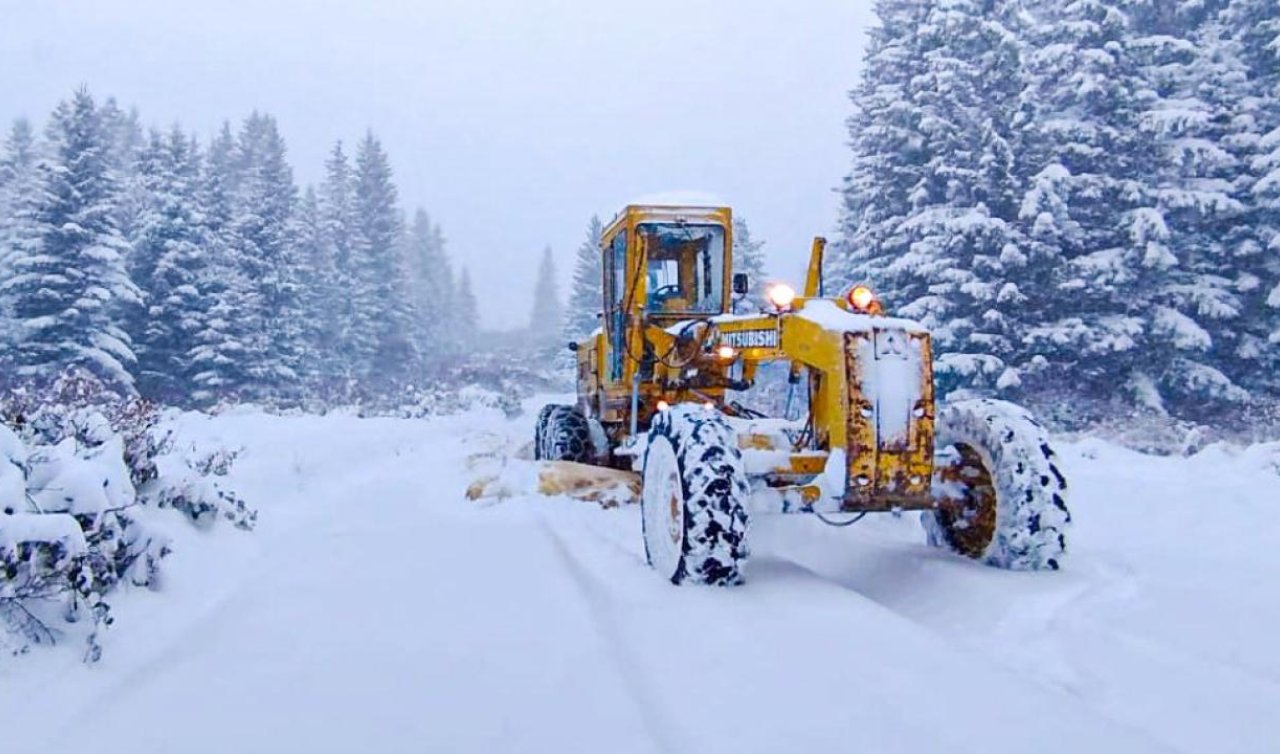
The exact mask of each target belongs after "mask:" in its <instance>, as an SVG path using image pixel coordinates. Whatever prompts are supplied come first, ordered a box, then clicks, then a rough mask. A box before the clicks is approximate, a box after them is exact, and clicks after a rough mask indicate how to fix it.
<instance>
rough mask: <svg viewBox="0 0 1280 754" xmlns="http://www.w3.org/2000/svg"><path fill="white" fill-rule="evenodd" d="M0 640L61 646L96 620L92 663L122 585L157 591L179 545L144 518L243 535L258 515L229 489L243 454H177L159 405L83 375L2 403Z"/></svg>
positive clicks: (90, 640) (90, 633) (91, 630)
mask: <svg viewBox="0 0 1280 754" xmlns="http://www.w3.org/2000/svg"><path fill="white" fill-rule="evenodd" d="M0 419H2V420H3V424H2V425H0V641H2V640H3V638H4V637H3V634H9V635H16V636H17V637H18V638H19V644H18V647H19V649H18V651H23V650H25V648H26V647H27V646H28V645H29V644H51V643H54V642H55V641H57V639H58V638H59V637H60V636H61V635H62V634H63V631H62V630H60V629H59V628H57V626H59V625H60V623H61V622H62V621H67V622H72V623H75V622H77V621H80V620H81V619H82V618H87V619H88V620H89V621H90V623H89V627H88V629H87V635H86V641H87V650H86V659H87V660H89V661H94V660H97V659H98V657H99V656H100V655H101V652H102V648H101V644H100V643H99V631H100V630H101V629H102V628H104V627H106V626H108V625H110V624H111V622H112V618H111V609H110V605H109V604H108V602H107V596H108V595H109V594H110V593H111V592H112V591H113V590H114V589H115V588H116V587H117V586H119V585H120V584H122V583H125V584H128V585H132V586H145V587H149V588H157V587H158V586H159V578H160V564H161V561H162V559H163V558H164V557H165V556H166V555H168V554H169V540H168V538H167V537H166V536H164V535H163V534H162V533H161V532H158V531H153V530H152V529H151V528H149V527H148V526H147V524H146V523H145V519H144V517H143V516H139V515H138V512H139V510H140V509H141V508H142V507H143V506H148V507H155V508H173V509H175V510H178V511H180V512H181V513H183V514H184V515H185V516H186V517H187V518H188V519H190V520H191V521H192V522H194V523H195V524H197V525H201V526H207V525H209V524H211V523H212V522H213V521H214V520H215V519H217V518H223V519H226V520H228V521H230V522H232V523H233V524H235V525H236V526H238V527H240V528H243V529H250V528H252V527H253V524H254V520H255V518H256V515H257V514H256V512H255V511H253V510H251V509H249V508H248V506H247V505H246V504H245V502H244V501H243V500H241V499H240V498H239V497H237V496H236V495H235V494H234V493H233V492H231V491H230V490H228V489H226V487H225V486H224V485H223V484H222V483H221V477H223V476H225V474H226V472H227V470H228V469H229V467H230V465H231V463H232V461H233V460H234V458H235V454H234V453H230V452H227V451H225V450H222V449H218V450H215V451H213V452H209V453H203V454H202V453H199V452H197V451H195V450H194V449H179V448H177V447H176V446H175V443H174V442H173V441H172V437H171V435H170V434H169V433H168V432H166V431H164V430H163V429H162V428H161V424H160V416H159V413H158V411H157V410H156V408H155V407H154V406H153V405H151V404H149V403H147V402H145V401H141V400H138V399H124V398H121V397H120V396H117V395H115V394H114V393H111V392H110V391H107V390H105V389H104V388H103V386H102V385H101V383H99V382H98V381H96V380H95V379H94V378H93V377H91V376H89V375H87V374H85V373H83V372H76V373H70V374H68V375H65V376H64V377H63V378H61V379H60V380H58V381H57V382H56V383H55V384H54V385H53V386H52V387H50V388H48V389H44V390H37V389H18V390H14V391H11V392H10V393H9V394H7V395H6V396H5V397H4V398H3V399H0Z"/></svg>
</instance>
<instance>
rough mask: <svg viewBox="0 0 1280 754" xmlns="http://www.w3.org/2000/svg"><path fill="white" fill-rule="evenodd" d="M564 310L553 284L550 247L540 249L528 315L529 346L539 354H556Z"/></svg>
mask: <svg viewBox="0 0 1280 754" xmlns="http://www.w3.org/2000/svg"><path fill="white" fill-rule="evenodd" d="M563 322H564V307H563V306H562V305H561V303H560V286H559V285H558V284H557V282H556V260H555V257H554V256H552V254H551V247H550V246H547V247H545V248H544V249H543V250H542V258H541V260H540V261H539V262H538V276H537V278H536V279H535V282H534V286H533V309H532V311H531V312H530V314H529V341H530V345H532V346H533V347H534V348H536V349H538V350H540V351H546V352H548V353H556V352H558V349H557V348H556V346H557V345H558V344H559V342H560V330H561V327H562V326H563Z"/></svg>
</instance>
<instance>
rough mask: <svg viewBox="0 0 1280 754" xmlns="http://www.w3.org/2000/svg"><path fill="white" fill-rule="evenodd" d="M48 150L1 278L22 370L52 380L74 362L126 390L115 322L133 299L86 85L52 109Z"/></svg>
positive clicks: (103, 147) (129, 380)
mask: <svg viewBox="0 0 1280 754" xmlns="http://www.w3.org/2000/svg"><path fill="white" fill-rule="evenodd" d="M46 139H47V141H48V156H47V157H46V158H45V159H43V160H41V161H40V162H39V163H38V165H37V168H36V172H37V177H36V182H37V192H38V197H37V199H36V204H35V207H34V216H33V219H34V221H35V223H36V224H37V226H38V227H37V228H36V236H35V238H33V239H32V243H30V244H29V245H24V246H22V247H20V248H18V249H16V250H15V252H14V254H13V256H12V257H11V265H10V269H11V270H12V274H11V275H10V277H8V278H7V279H6V280H4V281H3V283H0V295H3V296H4V297H5V298H6V299H7V301H8V303H9V305H10V306H11V311H12V312H13V314H14V318H15V321H16V324H17V327H18V334H17V335H18V343H17V348H16V351H17V352H16V354H15V361H16V363H17V372H18V374H19V375H20V376H26V377H31V378H33V379H37V380H43V381H52V380H54V379H56V378H57V376H58V375H59V374H61V373H62V372H63V371H64V370H65V369H66V368H68V367H71V366H82V367H84V368H86V369H88V370H89V371H91V372H92V373H94V374H95V375H97V376H98V377H99V378H100V379H102V380H103V381H104V382H105V383H107V384H108V385H110V386H112V387H113V388H116V389H118V390H122V391H126V392H129V391H132V390H133V382H134V380H133V375H132V374H131V373H130V371H129V370H130V368H131V367H132V365H133V363H134V355H133V352H132V350H131V349H130V346H129V336H128V335H127V334H126V333H125V331H124V329H123V328H122V327H121V324H122V322H121V320H122V314H123V310H124V308H125V307H126V306H129V305H136V304H137V303H139V297H138V290H137V288H136V287H135V286H134V285H133V283H132V282H130V280H129V276H128V273H127V271H126V269H125V261H124V254H125V253H126V252H127V250H128V243H127V241H126V240H125V239H124V237H123V236H122V235H121V234H120V229H119V228H118V227H117V225H116V219H117V216H118V215H117V213H118V206H117V204H116V203H117V201H118V200H119V186H118V185H117V183H116V181H115V177H114V174H113V171H112V170H111V167H110V165H109V164H108V162H107V153H108V135H107V133H106V132H105V130H104V128H103V125H102V119H101V115H100V112H99V110H98V108H97V106H96V105H95V103H94V101H93V97H92V96H91V95H90V94H89V92H88V90H86V89H84V88H81V89H79V90H77V91H76V93H75V95H74V96H72V98H71V99H70V100H66V101H63V102H61V103H60V104H59V105H58V107H57V108H56V109H55V110H54V112H53V115H52V117H51V119H50V122H49V124H48V128H47V130H46Z"/></svg>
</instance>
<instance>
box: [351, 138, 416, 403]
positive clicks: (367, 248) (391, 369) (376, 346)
mask: <svg viewBox="0 0 1280 754" xmlns="http://www.w3.org/2000/svg"><path fill="white" fill-rule="evenodd" d="M397 196H398V194H397V191H396V187H395V184H394V183H393V181H392V177H391V165H390V162H389V161H388V159H387V154H386V152H385V151H384V150H383V148H382V144H381V142H379V141H378V139H377V138H376V137H375V136H374V135H373V133H372V132H370V133H368V134H366V135H365V137H364V139H363V140H362V141H361V142H360V146H359V148H358V149H357V151H356V170H355V193H354V210H355V211H354V217H355V229H354V230H355V232H354V235H353V255H354V259H353V265H352V268H353V274H352V277H353V286H352V287H353V289H354V292H355V303H356V314H355V318H354V321H353V323H352V333H353V335H354V338H353V341H354V342H353V347H354V348H355V349H356V351H355V356H356V359H357V362H356V363H357V364H359V365H360V366H361V367H363V369H362V371H361V372H360V373H359V375H360V377H361V379H362V380H363V381H364V382H365V383H366V388H367V389H368V390H372V391H374V392H375V393H377V392H382V391H387V390H391V389H395V388H397V387H400V386H403V385H406V384H411V383H412V382H413V381H414V380H416V379H417V378H418V375H419V374H420V372H421V363H422V360H421V354H420V353H419V352H418V343H419V337H418V335H417V333H416V325H417V324H418V322H417V317H416V315H415V313H414V308H413V301H412V300H411V298H410V294H409V285H410V284H409V267H408V264H407V262H406V260H405V257H404V254H405V247H404V244H403V243H401V241H402V232H401V228H402V223H403V220H402V217H401V213H400V210H399V208H398V206H397Z"/></svg>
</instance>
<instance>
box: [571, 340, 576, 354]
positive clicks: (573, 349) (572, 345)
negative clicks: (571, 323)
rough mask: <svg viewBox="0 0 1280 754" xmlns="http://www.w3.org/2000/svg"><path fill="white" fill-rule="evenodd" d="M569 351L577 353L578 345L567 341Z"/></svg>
mask: <svg viewBox="0 0 1280 754" xmlns="http://www.w3.org/2000/svg"><path fill="white" fill-rule="evenodd" d="M569 350H570V351H573V352H574V353H577V352H578V344H577V343H575V342H573V341H569Z"/></svg>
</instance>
